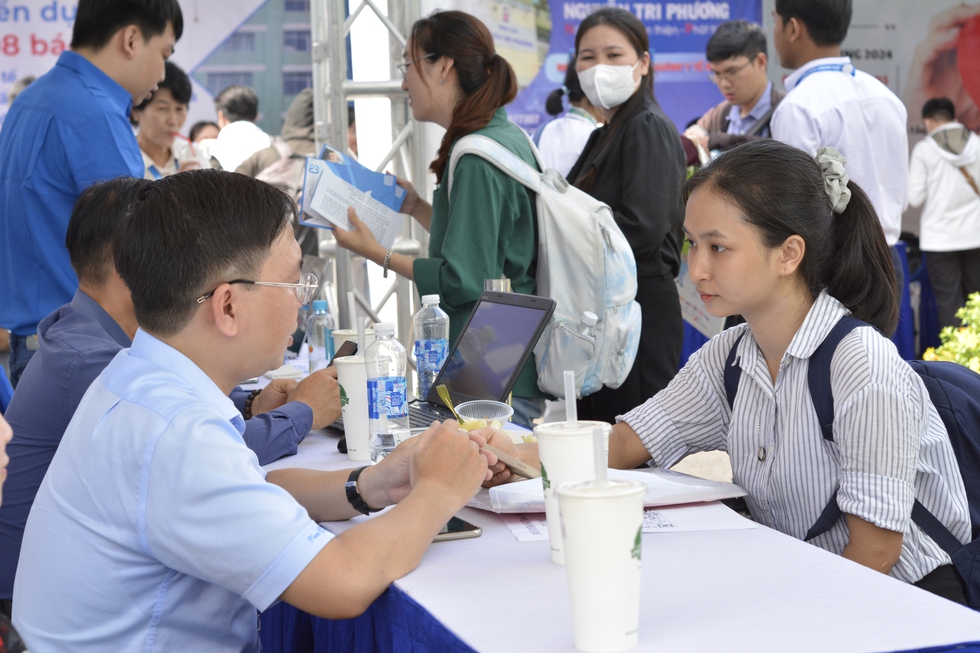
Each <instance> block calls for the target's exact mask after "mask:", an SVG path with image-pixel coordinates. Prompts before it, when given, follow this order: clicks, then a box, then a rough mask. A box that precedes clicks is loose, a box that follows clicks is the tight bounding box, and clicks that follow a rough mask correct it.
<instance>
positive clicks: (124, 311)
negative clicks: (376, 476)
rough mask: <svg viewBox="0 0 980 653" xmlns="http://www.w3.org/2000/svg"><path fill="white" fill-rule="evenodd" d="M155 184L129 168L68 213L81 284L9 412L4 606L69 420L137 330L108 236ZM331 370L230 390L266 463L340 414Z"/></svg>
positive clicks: (2, 518) (56, 318)
mask: <svg viewBox="0 0 980 653" xmlns="http://www.w3.org/2000/svg"><path fill="white" fill-rule="evenodd" d="M148 184H149V182H148V181H145V180H139V179H133V178H130V177H123V178H119V179H114V180H112V181H109V182H105V183H102V184H96V185H94V186H90V187H89V188H88V189H86V190H85V191H84V192H83V193H82V194H81V196H80V197H79V199H78V201H77V202H76V204H75V209H74V211H73V212H72V217H71V220H70V221H69V223H68V236H67V239H66V245H67V249H68V254H69V256H70V258H71V264H72V267H73V268H74V269H75V272H76V274H77V275H78V290H77V291H76V292H75V297H74V298H73V299H72V301H71V302H70V303H68V304H65V305H64V306H62V307H60V308H59V309H57V310H56V311H55V312H53V313H52V314H51V315H49V316H47V317H46V318H44V320H42V321H41V324H40V325H39V326H38V334H39V340H38V342H39V347H38V352H37V355H35V356H34V357H33V358H32V359H31V362H30V363H29V364H28V366H27V369H25V370H24V374H23V376H22V377H21V383H20V385H19V386H18V388H17V392H16V393H15V395H14V398H13V399H12V400H11V402H10V406H8V408H7V413H6V417H7V419H8V420H9V421H10V423H11V425H13V426H14V428H16V429H17V433H18V436H19V437H18V438H17V441H16V442H14V443H13V444H12V445H11V446H10V448H9V454H10V458H11V461H12V462H11V465H10V467H9V469H8V472H9V478H8V494H7V501H6V503H5V504H4V505H3V506H0V612H4V611H6V612H7V613H8V614H9V609H7V608H6V607H5V606H4V604H5V603H6V602H8V601H9V600H10V599H11V597H12V596H13V587H14V575H15V572H16V570H17V559H18V556H19V554H20V547H21V540H22V538H23V534H24V524H25V523H26V522H27V515H28V513H29V512H30V509H31V505H32V504H33V502H34V497H35V495H36V494H37V490H38V487H40V485H41V479H42V478H44V474H45V472H46V471H47V469H48V465H49V464H50V463H51V459H52V457H53V456H54V453H55V451H56V450H57V449H58V444H59V443H60V442H61V438H62V436H63V435H64V433H65V429H66V428H67V427H68V422H70V421H71V418H72V417H73V416H74V414H75V410H76V409H77V407H78V404H79V402H80V401H81V400H82V396H83V395H84V394H85V391H86V390H88V387H89V386H90V385H91V383H92V381H93V380H94V379H95V378H96V377H97V376H98V375H99V374H100V373H101V372H102V370H103V369H105V367H106V366H107V365H108V364H109V363H110V362H111V361H112V359H113V358H115V356H116V354H118V353H119V352H120V350H122V349H124V348H126V347H129V346H130V345H131V344H132V338H133V336H134V335H135V333H136V328H137V325H136V316H135V314H134V312H133V310H134V309H133V302H132V299H131V297H130V293H129V288H128V287H127V286H126V284H125V283H124V282H123V280H122V279H121V278H120V276H119V274H118V273H117V272H116V269H115V266H114V265H113V258H112V248H111V244H112V238H113V235H114V234H115V231H116V229H118V227H119V224H120V222H121V221H122V220H123V217H124V213H125V211H126V209H127V208H128V206H129V205H130V204H132V203H133V202H134V201H135V200H136V198H137V196H138V193H139V191H140V190H141V189H142V188H144V187H145V186H146V185H148ZM333 374H334V371H333V370H332V369H331V370H324V371H321V372H317V373H316V374H313V375H311V376H310V377H309V378H307V379H306V380H304V381H302V382H301V383H299V384H297V383H296V381H290V380H285V379H277V380H275V381H273V382H272V383H270V384H269V386H267V387H266V388H265V389H264V390H263V391H262V392H261V393H259V394H258V395H257V396H254V397H252V399H251V401H249V393H248V392H247V391H245V390H241V389H238V388H236V389H235V390H233V391H232V392H231V399H232V401H233V402H234V403H235V406H236V407H237V408H238V409H239V410H240V411H241V412H242V413H243V414H245V415H246V417H249V418H250V419H248V421H247V422H246V429H245V432H244V433H243V434H242V438H243V440H244V441H245V444H246V445H248V447H249V448H250V449H252V451H254V452H255V455H256V456H257V458H258V460H259V463H260V464H263V465H264V464H267V463H270V462H272V461H273V460H276V459H278V458H281V457H282V456H285V455H291V454H294V453H296V448H297V445H298V444H299V442H300V441H301V440H302V439H303V438H304V437H306V435H307V433H309V432H310V429H312V428H323V427H324V426H326V425H328V424H331V423H332V422H333V421H335V420H336V419H337V417H339V416H340V392H339V388H338V386H337V382H336V380H335V378H334V377H333ZM246 404H247V405H248V409H246Z"/></svg>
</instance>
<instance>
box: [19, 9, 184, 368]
mask: <svg viewBox="0 0 980 653" xmlns="http://www.w3.org/2000/svg"><path fill="white" fill-rule="evenodd" d="M182 30H183V17H182V15H181V12H180V5H178V3H177V0H144V1H142V2H136V1H134V0H80V1H79V3H78V9H77V12H76V14H75V25H74V28H73V30H72V41H71V50H66V51H65V52H62V53H61V55H60V56H59V57H58V62H57V63H56V64H55V66H54V68H53V69H51V70H50V71H49V72H48V73H47V74H45V75H43V76H42V77H40V78H39V79H38V80H37V81H35V82H34V83H33V84H31V85H30V86H28V87H27V88H26V89H24V92H23V93H21V94H20V95H19V96H18V98H17V102H16V103H15V104H12V105H11V106H10V111H9V113H7V117H6V120H5V121H4V125H3V130H2V131H0V162H2V163H0V326H3V327H5V328H7V329H9V330H10V332H11V343H10V344H11V353H10V376H11V381H12V382H13V383H14V384H15V385H16V383H17V381H18V380H19V379H20V375H21V373H22V372H23V370H24V367H25V366H26V365H27V361H28V360H29V359H30V357H31V356H32V355H33V353H34V351H36V349H37V332H36V331H37V325H38V322H40V321H41V319H42V318H44V316H45V315H47V314H49V313H50V312H51V311H53V310H54V309H55V308H57V307H58V306H60V305H62V304H64V303H66V302H68V301H70V300H71V298H72V295H73V294H74V292H75V289H76V288H77V287H78V279H77V278H76V277H75V273H74V271H73V270H72V268H71V265H70V264H69V261H68V253H67V252H66V251H65V246H64V241H65V230H66V229H67V226H68V218H69V216H70V215H71V210H72V206H74V204H75V200H76V199H77V198H78V196H79V195H80V194H81V192H82V191H83V190H84V189H85V188H87V187H88V186H90V185H92V184H93V183H95V182H98V181H104V180H106V179H112V178H115V177H119V176H137V177H141V176H142V175H143V163H142V157H141V156H140V151H139V146H138V145H137V144H136V138H135V137H134V136H133V131H132V129H131V128H130V125H129V110H130V107H131V106H132V104H133V102H134V101H135V102H141V101H142V100H143V98H145V97H146V96H147V95H148V94H149V93H150V91H152V90H153V89H154V88H156V85H157V83H158V82H160V80H162V79H163V76H164V61H166V59H167V58H168V57H169V56H170V55H171V54H172V53H173V50H174V43H175V42H176V41H177V39H179V38H180V35H181V32H182Z"/></svg>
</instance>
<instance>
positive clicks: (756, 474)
mask: <svg viewBox="0 0 980 653" xmlns="http://www.w3.org/2000/svg"><path fill="white" fill-rule="evenodd" d="M846 313H847V309H845V308H844V307H843V306H842V305H841V304H840V302H838V301H837V300H836V299H834V298H833V297H831V296H830V295H828V294H827V293H826V292H823V293H821V294H820V296H819V297H818V298H817V300H816V302H815V303H814V305H813V306H812V307H811V309H810V312H809V314H808V315H807V317H806V319H805V320H804V321H803V324H802V326H801V327H800V330H799V331H798V332H797V333H796V335H795V336H794V337H793V341H792V342H791V343H790V345H789V348H788V349H787V350H786V354H785V355H784V356H783V360H782V361H781V362H780V365H779V373H778V374H777V377H776V382H775V384H774V383H773V382H772V380H771V377H770V375H769V370H768V368H767V366H766V361H765V358H764V357H763V355H762V352H761V351H760V350H759V348H758V346H757V345H756V342H755V339H754V338H753V337H752V332H751V331H748V327H747V326H745V325H741V326H737V327H734V328H731V329H728V330H727V331H725V332H723V333H721V334H719V335H718V336H716V337H714V338H713V339H712V340H711V341H710V342H708V343H707V344H706V345H705V346H704V347H702V348H701V350H700V351H698V352H697V353H696V354H694V355H692V356H691V358H690V360H689V361H688V363H687V365H685V366H684V369H682V370H681V371H680V373H678V375H677V376H676V377H675V378H674V380H673V381H671V383H670V385H669V386H667V388H665V389H664V390H662V391H661V392H659V393H658V394H657V395H655V396H654V397H652V398H651V399H649V400H647V401H646V402H645V403H644V404H643V405H641V406H639V407H637V408H635V409H633V410H632V411H630V412H629V413H627V414H626V415H623V416H621V417H620V418H619V419H620V420H622V421H625V422H626V423H627V424H629V425H630V426H631V427H632V428H633V430H634V431H635V432H636V433H637V435H639V436H640V439H641V440H642V441H643V444H644V446H646V448H647V450H648V451H649V452H650V454H651V456H652V457H653V460H654V461H655V463H656V465H657V466H661V467H669V466H671V465H673V464H674V463H676V462H677V461H678V460H680V459H681V458H683V457H684V456H686V455H687V454H690V453H695V452H698V451H713V450H721V451H727V452H728V453H729V454H730V456H731V459H732V469H733V471H734V477H735V479H734V480H735V482H736V483H737V484H739V485H740V486H741V487H742V488H744V489H745V490H746V491H747V492H748V496H747V497H746V500H747V502H748V504H749V508H750V510H751V511H752V516H753V517H754V518H755V519H756V521H758V522H760V523H762V524H765V525H766V526H769V527H771V528H774V529H776V530H779V531H781V532H783V533H786V534H787V535H791V536H793V537H796V538H800V539H802V538H803V537H804V535H805V534H806V532H807V530H809V528H810V527H811V526H812V525H813V524H814V522H816V520H817V518H818V517H819V516H820V513H821V511H822V510H823V508H824V506H826V504H827V502H828V501H829V499H830V497H832V496H833V495H834V492H835V491H837V492H838V494H837V501H838V503H839V505H840V508H841V510H842V511H843V512H845V513H850V514H852V515H855V516H857V517H860V518H861V519H864V520H866V521H868V522H871V523H873V524H875V525H876V526H879V527H881V528H884V529H887V530H890V531H897V532H901V533H903V534H904V538H903V541H902V553H901V557H900V558H899V560H898V563H897V564H895V566H894V567H893V568H892V570H891V575H892V576H894V577H896V578H899V579H901V580H904V581H906V582H915V581H918V580H919V579H921V578H922V577H923V576H925V575H926V574H928V573H929V572H931V571H932V570H933V569H935V568H936V567H938V566H940V565H943V564H948V563H949V562H950V559H949V556H947V555H946V553H945V552H943V551H942V549H940V548H939V546H937V545H936V544H935V543H934V542H933V541H932V540H931V539H930V538H929V537H928V536H927V535H925V534H924V533H923V532H922V531H921V530H920V529H919V528H918V526H916V525H915V524H913V523H912V521H911V513H912V503H913V501H914V499H916V498H918V499H919V501H920V502H921V503H922V504H923V505H924V506H925V507H926V508H927V509H928V510H929V511H930V512H932V514H934V515H935V516H936V517H937V518H938V519H939V520H940V521H941V522H943V524H945V525H946V526H947V527H948V528H949V529H950V531H951V532H952V533H953V534H954V535H955V536H956V537H957V538H958V539H959V540H960V541H961V542H967V541H969V539H970V516H969V510H968V507H967V500H966V491H965V489H964V486H963V479H962V477H961V476H960V471H959V467H958V466H957V463H956V459H955V457H954V454H953V450H952V447H951V446H950V443H949V436H948V434H947V432H946V427H945V426H944V425H943V422H942V420H941V419H940V418H939V415H938V413H937V412H936V409H935V407H933V405H932V402H931V401H929V395H928V392H927V391H926V389H925V386H924V385H923V383H922V381H921V380H920V379H919V377H918V375H917V374H916V373H915V372H914V371H913V370H912V368H911V367H910V366H909V365H908V364H907V363H905V361H903V360H902V359H901V358H900V357H899V355H898V352H897V351H896V349H895V346H894V345H893V344H892V343H891V341H890V340H888V339H886V338H884V337H883V336H881V334H879V333H878V332H877V331H876V330H874V329H872V328H859V329H855V330H854V331H852V332H851V333H849V334H848V335H847V336H846V337H845V338H844V339H843V340H842V341H841V342H840V344H839V345H838V347H837V351H836V353H835V355H834V358H833V362H832V364H831V375H830V381H831V387H832V388H833V393H834V410H835V414H834V442H827V441H826V440H824V439H823V436H822V435H821V432H820V425H819V422H818V420H817V415H816V411H815V410H814V408H813V403H812V401H811V399H810V391H809V387H808V384H807V368H808V364H809V357H810V356H811V355H812V354H813V352H814V351H815V350H816V348H817V347H818V346H819V345H820V343H821V342H823V340H824V338H826V337H827V335H828V334H829V333H830V330H831V329H832V328H833V326H834V325H835V324H836V323H837V321H838V320H839V319H840V317H841V316H843V315H845V314H846ZM743 332H745V337H744V338H743V339H742V342H741V343H739V346H738V347H739V349H738V356H740V357H741V361H740V366H741V368H742V377H741V382H740V385H739V391H738V394H737V396H736V399H735V406H734V409H733V410H730V409H729V407H728V401H727V399H726V396H725V384H724V378H723V369H724V365H725V361H726V359H727V357H728V353H729V351H730V350H731V348H732V345H733V344H734V343H735V340H736V339H737V338H738V336H739V335H740V334H742V333H743ZM838 488H839V490H838ZM847 541H848V529H847V523H846V520H845V519H841V520H839V521H838V523H837V524H836V525H835V526H834V527H833V528H832V529H830V530H829V531H827V532H826V533H824V534H822V535H820V536H818V537H816V538H814V539H813V540H811V542H812V543H813V544H815V545H816V546H819V547H821V548H823V549H826V550H828V551H831V552H833V553H837V554H840V553H841V552H842V551H843V550H844V546H845V545H846V544H847Z"/></svg>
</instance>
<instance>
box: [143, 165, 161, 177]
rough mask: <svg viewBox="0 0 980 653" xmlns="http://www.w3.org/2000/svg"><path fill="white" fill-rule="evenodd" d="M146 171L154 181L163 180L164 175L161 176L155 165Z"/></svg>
mask: <svg viewBox="0 0 980 653" xmlns="http://www.w3.org/2000/svg"><path fill="white" fill-rule="evenodd" d="M146 170H147V172H149V173H150V174H151V175H152V176H153V178H154V179H157V180H159V179H163V175H161V174H160V171H159V170H157V167H156V166H155V165H152V166H150V167H149V168H147V169H146Z"/></svg>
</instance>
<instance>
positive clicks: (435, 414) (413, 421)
mask: <svg viewBox="0 0 980 653" xmlns="http://www.w3.org/2000/svg"><path fill="white" fill-rule="evenodd" d="M447 419H454V417H453V415H452V413H450V412H449V411H448V410H446V409H445V408H437V407H436V406H433V405H431V404H428V403H423V402H413V403H410V404H409V405H408V424H409V426H410V427H411V428H413V429H419V428H428V427H429V425H430V424H432V422H435V421H439V422H443V421H445V420H447ZM332 426H333V427H335V428H338V429H343V428H344V418H343V417H339V418H338V419H337V421H336V422H334V423H333V424H332Z"/></svg>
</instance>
